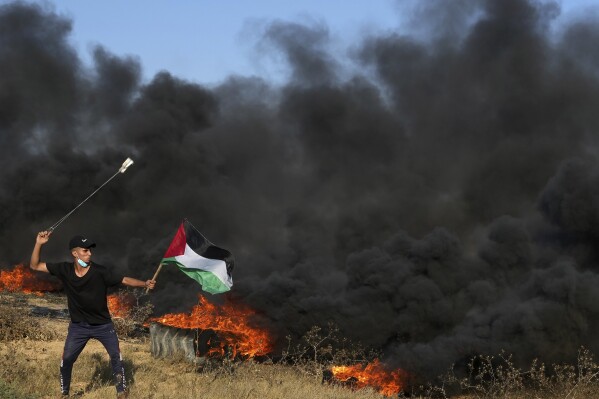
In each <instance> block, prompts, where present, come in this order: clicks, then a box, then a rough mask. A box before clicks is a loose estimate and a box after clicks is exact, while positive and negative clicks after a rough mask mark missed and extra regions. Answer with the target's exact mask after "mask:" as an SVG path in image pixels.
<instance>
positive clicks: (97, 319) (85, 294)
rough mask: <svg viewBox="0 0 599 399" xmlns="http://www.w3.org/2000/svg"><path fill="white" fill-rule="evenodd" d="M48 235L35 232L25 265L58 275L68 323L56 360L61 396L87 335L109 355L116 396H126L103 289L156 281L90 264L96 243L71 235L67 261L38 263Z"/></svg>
mask: <svg viewBox="0 0 599 399" xmlns="http://www.w3.org/2000/svg"><path fill="white" fill-rule="evenodd" d="M51 234H52V232H51V231H42V232H40V233H38V235H37V238H36V241H35V246H34V247H33V252H32V253H31V261H30V263H29V266H30V267H31V268H32V269H33V270H37V271H40V272H45V273H50V274H52V275H54V276H56V277H58V279H59V280H60V281H62V283H63V285H64V290H65V292H66V294H67V301H68V308H69V314H70V316H71V322H70V323H69V329H68V334H67V338H66V340H65V344H64V350H63V354H62V360H61V362H60V389H61V392H62V395H63V396H65V397H66V396H68V395H69V388H70V384H71V373H72V370H73V364H74V363H75V361H76V360H77V357H78V356H79V354H80V353H81V351H83V348H84V347H85V345H86V344H87V341H89V339H90V338H95V339H97V340H98V341H100V342H101V343H102V345H104V347H105V348H106V351H107V352H108V354H109V356H110V364H111V366H112V372H113V375H114V379H115V385H116V390H117V398H126V397H127V384H126V379H125V369H124V367H123V361H122V357H121V351H120V349H119V341H118V337H117V334H116V332H115V330H114V325H113V324H112V319H111V318H110V313H109V312H108V304H107V301H106V294H107V289H108V288H109V287H113V286H116V285H119V284H124V285H127V286H130V287H145V288H150V289H153V288H154V285H155V284H156V282H155V281H154V280H146V281H142V280H137V279H135V278H131V277H125V276H123V275H121V274H120V273H118V272H116V271H115V270H114V269H112V268H109V267H105V266H102V265H99V264H97V263H92V261H91V256H92V252H91V249H90V248H95V246H96V244H95V243H94V242H93V241H92V240H91V239H89V238H86V237H83V236H75V237H73V238H72V239H71V240H70V241H69V250H70V251H71V255H72V257H73V260H72V261H71V262H61V263H45V262H41V261H40V253H41V249H42V246H43V245H44V244H46V243H47V242H48V240H49V239H50V235H51Z"/></svg>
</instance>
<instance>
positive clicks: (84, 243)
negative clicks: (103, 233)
mask: <svg viewBox="0 0 599 399" xmlns="http://www.w3.org/2000/svg"><path fill="white" fill-rule="evenodd" d="M95 246H96V243H95V242H93V241H92V240H90V239H89V238H85V237H83V236H75V237H73V238H71V241H69V249H73V248H77V247H81V248H94V247H95Z"/></svg>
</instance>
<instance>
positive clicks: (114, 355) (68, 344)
mask: <svg viewBox="0 0 599 399" xmlns="http://www.w3.org/2000/svg"><path fill="white" fill-rule="evenodd" d="M90 338H95V339H97V340H98V341H100V342H101V343H102V345H104V348H106V351H107V352H108V354H109V355H110V365H111V366H112V374H113V375H114V379H115V385H116V390H117V392H122V391H124V390H125V389H126V388H127V386H126V382H125V369H124V367H123V361H122V357H121V351H120V349H119V339H118V337H117V335H116V332H115V331H114V325H113V324H112V322H110V323H107V324H100V325H91V324H88V323H85V322H80V323H75V322H71V323H70V324H69V332H68V334H67V339H66V341H65V343H64V351H63V352H62V361H61V362H60V390H61V391H62V393H63V394H66V393H68V392H69V388H70V386H71V373H72V371H73V363H75V360H77V358H78V357H79V355H80V354H81V351H82V350H83V348H85V345H86V344H87V341H89V340H90Z"/></svg>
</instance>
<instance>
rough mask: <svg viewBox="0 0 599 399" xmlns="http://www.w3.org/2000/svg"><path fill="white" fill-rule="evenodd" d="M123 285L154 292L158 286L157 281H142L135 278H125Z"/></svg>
mask: <svg viewBox="0 0 599 399" xmlns="http://www.w3.org/2000/svg"><path fill="white" fill-rule="evenodd" d="M122 283H123V284H124V285H127V286H129V287H139V288H149V289H151V290H153V289H154V286H155V285H156V280H146V281H142V280H138V279H136V278H133V277H123V281H122Z"/></svg>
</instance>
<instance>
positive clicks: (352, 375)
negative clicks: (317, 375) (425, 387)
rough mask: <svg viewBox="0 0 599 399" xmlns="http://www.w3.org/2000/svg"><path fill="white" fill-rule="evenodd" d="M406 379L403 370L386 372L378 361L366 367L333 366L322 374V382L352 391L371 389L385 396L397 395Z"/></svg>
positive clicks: (360, 365) (357, 365) (358, 365)
mask: <svg viewBox="0 0 599 399" xmlns="http://www.w3.org/2000/svg"><path fill="white" fill-rule="evenodd" d="M406 377H407V373H406V372H405V371H404V370H401V369H397V370H391V371H390V370H388V369H387V368H386V367H385V366H384V365H383V364H382V363H381V362H380V361H379V360H378V359H376V360H374V361H373V362H371V363H368V364H366V365H363V364H356V365H352V366H333V367H332V368H331V369H330V370H328V371H327V372H325V373H323V382H329V383H332V382H337V383H341V384H342V385H344V386H348V387H350V388H352V389H361V388H364V387H373V388H375V389H376V390H377V391H378V392H380V393H381V394H383V395H385V396H393V395H397V394H399V393H400V392H401V390H402V388H403V382H404V380H405V379H406Z"/></svg>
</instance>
